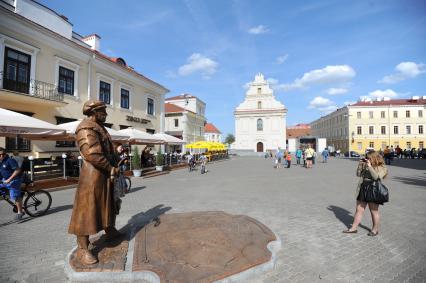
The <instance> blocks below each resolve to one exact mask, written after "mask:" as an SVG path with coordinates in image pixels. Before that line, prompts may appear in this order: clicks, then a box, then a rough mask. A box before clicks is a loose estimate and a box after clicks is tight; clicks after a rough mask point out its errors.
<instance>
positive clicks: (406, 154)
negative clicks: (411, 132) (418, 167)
mask: <svg viewBox="0 0 426 283" xmlns="http://www.w3.org/2000/svg"><path fill="white" fill-rule="evenodd" d="M379 153H380V154H381V155H382V156H383V158H384V160H385V164H386V165H390V164H391V161H392V160H393V159H394V158H395V157H396V158H399V159H402V158H405V159H415V158H423V159H426V149H424V148H419V149H416V148H411V149H401V148H400V147H399V145H398V146H396V147H395V148H394V147H393V146H392V145H391V146H390V147H389V146H386V148H385V149H384V150H383V151H382V150H380V151H379Z"/></svg>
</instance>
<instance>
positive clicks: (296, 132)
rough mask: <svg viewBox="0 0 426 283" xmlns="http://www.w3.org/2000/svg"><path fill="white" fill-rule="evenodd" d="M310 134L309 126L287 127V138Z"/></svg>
mask: <svg viewBox="0 0 426 283" xmlns="http://www.w3.org/2000/svg"><path fill="white" fill-rule="evenodd" d="M310 135H311V127H309V128H287V138H300V137H306V136H310Z"/></svg>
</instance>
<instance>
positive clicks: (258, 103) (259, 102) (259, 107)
mask: <svg viewBox="0 0 426 283" xmlns="http://www.w3.org/2000/svg"><path fill="white" fill-rule="evenodd" d="M257 109H262V101H258V102H257Z"/></svg>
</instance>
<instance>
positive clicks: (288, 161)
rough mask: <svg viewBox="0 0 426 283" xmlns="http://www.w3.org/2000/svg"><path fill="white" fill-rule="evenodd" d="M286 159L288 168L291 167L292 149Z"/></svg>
mask: <svg viewBox="0 0 426 283" xmlns="http://www.w3.org/2000/svg"><path fill="white" fill-rule="evenodd" d="M285 159H286V161H287V168H290V166H291V154H290V151H289V152H287V156H286V157H285Z"/></svg>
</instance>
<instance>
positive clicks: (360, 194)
mask: <svg viewBox="0 0 426 283" xmlns="http://www.w3.org/2000/svg"><path fill="white" fill-rule="evenodd" d="M387 174H388V169H387V168H386V166H385V165H384V160H383V158H382V157H381V156H380V155H379V154H378V152H375V151H370V152H368V153H367V157H366V158H365V159H361V160H360V162H359V164H358V168H357V170H356V175H357V176H358V177H360V181H359V183H358V186H357V190H356V192H357V193H356V194H357V199H356V200H357V201H356V212H355V217H354V221H353V223H352V226H351V228H349V229H348V230H345V231H343V233H357V229H358V225H359V224H360V223H361V219H362V216H363V214H364V211H365V208H366V206H367V204H368V208H369V209H370V213H371V218H372V221H373V227H372V228H371V231H370V232H369V233H368V236H377V235H378V234H379V224H380V214H379V205H383V203H381V202H370V201H368V200H367V199H366V196H367V193H368V190H371V189H372V185H373V183H374V182H375V181H380V180H383V179H384V178H386V176H387Z"/></svg>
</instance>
